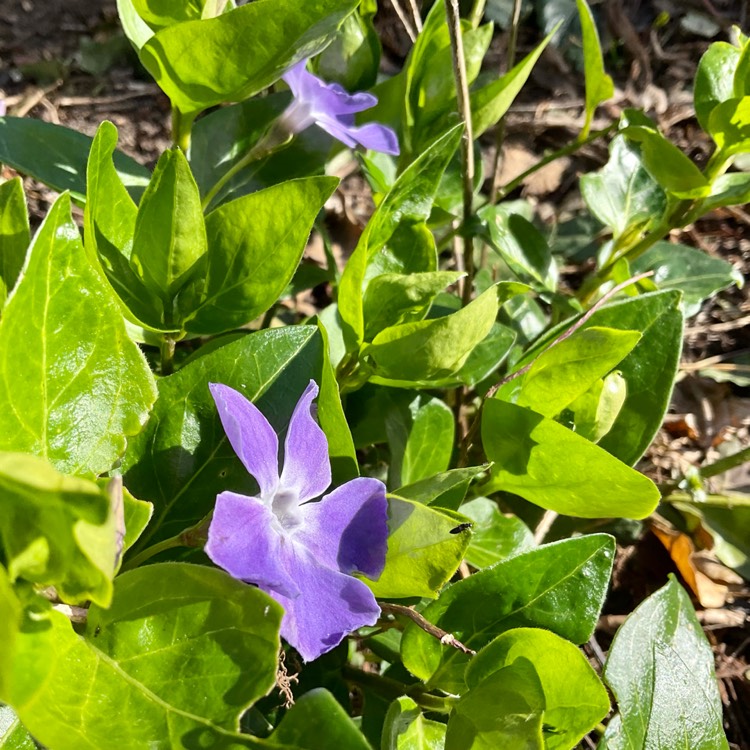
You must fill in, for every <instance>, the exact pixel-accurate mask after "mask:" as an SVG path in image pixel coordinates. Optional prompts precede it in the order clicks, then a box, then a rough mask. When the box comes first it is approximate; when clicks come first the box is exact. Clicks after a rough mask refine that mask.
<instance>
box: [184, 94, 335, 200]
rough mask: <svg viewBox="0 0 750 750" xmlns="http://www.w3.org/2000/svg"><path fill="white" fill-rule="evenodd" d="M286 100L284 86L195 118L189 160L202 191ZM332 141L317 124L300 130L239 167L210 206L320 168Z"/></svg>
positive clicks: (251, 143)
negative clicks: (277, 147) (269, 152)
mask: <svg viewBox="0 0 750 750" xmlns="http://www.w3.org/2000/svg"><path fill="white" fill-rule="evenodd" d="M291 100H292V99H291V96H290V94H289V92H288V91H284V92H279V93H274V94H269V95H268V96H264V97H261V98H256V99H250V100H249V101H246V102H241V103H240V104H233V105H232V106H229V107H221V108H219V109H217V110H214V111H213V112H211V113H209V114H208V115H206V116H205V117H201V118H200V119H199V120H198V121H197V122H196V123H195V125H194V126H193V130H192V134H191V138H190V151H189V161H190V168H191V169H192V171H193V176H194V177H195V181H196V182H197V183H198V187H199V188H200V191H201V195H206V193H208V191H209V190H210V189H211V188H212V187H213V186H214V185H215V184H216V183H217V182H218V180H219V178H220V177H222V176H223V175H224V174H226V172H228V171H229V170H230V169H231V168H232V167H234V166H235V164H236V163H237V162H238V161H240V159H242V158H243V157H244V156H245V155H246V154H247V152H248V151H249V150H250V149H251V148H252V147H253V146H254V145H255V144H256V143H257V142H258V141H259V140H260V138H261V136H262V135H263V134H264V133H265V132H266V130H267V129H268V127H269V125H270V124H271V123H272V122H273V121H274V120H275V119H276V118H277V117H278V116H279V115H280V114H281V113H282V112H283V111H284V110H285V109H286V107H287V106H288V105H289V103H290V102H291ZM331 143H332V138H331V136H329V135H328V134H327V133H326V132H324V131H323V130H321V129H320V128H318V127H310V128H307V129H306V130H303V131H302V132H301V133H299V134H298V135H297V136H296V137H295V138H294V140H293V141H292V142H291V143H290V144H289V145H288V146H285V147H284V148H283V149H281V150H280V151H278V152H276V153H274V154H272V155H271V156H268V157H266V158H265V159H259V160H257V161H254V162H252V164H250V165H249V166H248V167H247V168H246V169H243V170H240V172H239V173H238V174H237V175H236V176H235V177H234V178H233V179H231V180H230V181H229V182H228V184H227V186H226V187H225V188H224V189H222V190H221V191H220V192H219V194H218V195H217V197H216V198H215V199H214V201H213V202H212V203H211V205H210V206H209V208H211V207H212V206H217V205H219V203H221V202H223V201H224V200H226V199H228V198H239V197H241V196H243V195H246V194H248V193H252V192H255V191H256V190H261V189H263V188H266V187H270V186H271V185H277V184H279V183H280V182H284V181H286V180H291V179H294V178H296V177H308V176H310V175H313V174H318V173H322V172H323V167H324V166H325V161H326V157H327V155H328V153H329V152H330V150H331Z"/></svg>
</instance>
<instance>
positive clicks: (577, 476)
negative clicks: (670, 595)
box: [482, 399, 660, 518]
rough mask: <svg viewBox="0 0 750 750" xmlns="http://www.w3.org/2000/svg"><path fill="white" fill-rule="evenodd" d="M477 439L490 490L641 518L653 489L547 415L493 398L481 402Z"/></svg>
mask: <svg viewBox="0 0 750 750" xmlns="http://www.w3.org/2000/svg"><path fill="white" fill-rule="evenodd" d="M482 444H483V445H484V450H485V453H486V454H487V458H489V459H490V460H491V461H493V462H494V466H493V468H492V485H491V486H492V490H493V491H497V490H503V491H505V492H512V493H514V494H516V495H520V496H521V497H523V498H525V499H526V500H528V501H529V502H532V503H535V504H536V505H540V506H541V507H542V508H547V509H548V510H554V511H556V512H557V513H562V514H564V515H568V516H578V517H581V518H645V517H646V516H648V515H649V514H650V513H652V512H653V511H654V510H655V508H656V506H657V504H658V502H659V498H660V495H659V490H658V489H657V487H656V485H655V484H654V483H653V482H652V481H651V480H650V479H648V478H647V477H645V476H644V475H643V474H641V473H639V472H637V471H636V470H635V469H631V468H630V467H629V466H627V465H626V464H624V463H622V462H621V461H620V460H619V459H617V458H615V457H614V456H612V455H611V454H609V453H607V451H605V450H603V449H602V448H600V447H599V446H598V445H595V444H594V443H590V442H589V441H588V440H586V439H585V438H583V437H580V436H579V435H576V433H575V432H573V431H572V430H569V429H568V428H567V427H563V425H561V424H559V423H558V422H555V421H553V420H552V419H547V418H545V417H543V416H542V415H541V414H539V413H537V412H535V411H532V410H531V409H527V408H525V407H523V406H518V405H517V404H511V403H507V402H504V401H500V400H498V399H490V400H489V401H487V402H486V403H485V407H484V413H483V415H482Z"/></svg>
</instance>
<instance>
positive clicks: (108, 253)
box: [84, 121, 165, 330]
mask: <svg viewBox="0 0 750 750" xmlns="http://www.w3.org/2000/svg"><path fill="white" fill-rule="evenodd" d="M116 146H117V128H115V126H114V125H113V124H112V123H111V122H107V121H105V122H103V123H102V124H101V125H100V126H99V129H98V130H97V131H96V136H95V137H94V140H93V143H92V144H91V152H90V153H89V160H88V164H87V165H86V180H87V193H86V210H85V213H84V223H85V232H84V244H85V247H86V251H87V252H88V254H89V257H90V258H91V260H92V262H96V263H98V264H99V265H101V267H102V269H103V270H104V274H105V276H106V277H107V281H109V283H110V285H111V286H112V288H113V289H114V291H115V293H116V294H117V296H118V297H119V299H120V300H121V301H122V305H123V308H124V313H125V315H127V316H128V317H129V319H130V320H131V322H133V323H134V324H136V325H140V326H148V327H149V328H153V329H155V330H164V329H165V326H164V305H163V303H162V301H161V300H160V299H159V297H158V295H156V294H152V293H151V291H150V290H149V289H148V287H147V286H146V285H145V284H144V283H143V280H142V279H141V278H140V277H139V276H138V275H137V274H136V272H135V271H134V270H133V267H132V266H131V265H130V256H131V253H132V250H133V235H134V234H135V223H136V217H137V215H138V208H137V207H136V205H135V203H134V202H133V199H132V198H131V197H130V195H128V191H127V190H126V189H125V186H124V185H123V184H122V181H121V179H120V177H119V175H118V174H117V170H116V169H115V166H114V163H113V161H112V154H113V153H114V151H115V147H116Z"/></svg>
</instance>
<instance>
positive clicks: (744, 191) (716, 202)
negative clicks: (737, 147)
mask: <svg viewBox="0 0 750 750" xmlns="http://www.w3.org/2000/svg"><path fill="white" fill-rule="evenodd" d="M745 203H750V174H748V173H747V172H729V173H728V174H722V175H719V176H718V177H717V178H716V179H715V180H714V181H713V183H712V184H711V193H710V195H709V196H708V197H707V198H704V199H703V201H702V202H701V208H702V209H703V211H705V212H706V213H708V212H709V211H713V209H715V208H720V207H721V206H741V205H744V204H745Z"/></svg>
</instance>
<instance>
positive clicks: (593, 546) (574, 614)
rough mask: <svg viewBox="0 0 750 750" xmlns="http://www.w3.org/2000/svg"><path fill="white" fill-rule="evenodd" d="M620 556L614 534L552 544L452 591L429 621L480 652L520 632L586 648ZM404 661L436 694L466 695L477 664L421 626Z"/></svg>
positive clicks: (407, 637)
mask: <svg viewBox="0 0 750 750" xmlns="http://www.w3.org/2000/svg"><path fill="white" fill-rule="evenodd" d="M614 551H615V542H614V539H613V538H612V537H610V536H607V535H606V534H592V535H590V536H584V537H579V538H577V539H568V540H565V541H562V542H555V543H553V544H546V545H544V546H543V547H539V548H537V549H534V550H531V551H529V552H524V553H522V554H519V555H516V556H515V557H511V558H510V559H508V560H503V561H502V562H499V563H498V564H497V565H494V566H493V567H491V568H487V569H486V570H482V571H479V572H478V573H475V574H474V575H472V576H469V577H468V578H464V579H463V580H461V581H458V582H457V583H454V584H452V585H450V586H449V587H448V588H446V589H445V591H443V592H442V594H441V595H440V597H439V598H438V600H437V601H435V602H432V603H431V604H429V605H428V606H427V607H426V608H425V609H424V610H423V611H422V614H423V615H424V617H425V618H426V619H427V620H429V621H430V622H432V623H434V624H435V625H437V626H438V627H440V628H442V629H443V630H445V631H446V632H448V633H452V634H453V635H455V636H456V638H457V639H458V640H460V641H461V643H463V644H464V645H466V646H468V647H469V648H473V649H475V650H478V649H480V648H482V647H483V646H486V645H487V644H488V643H489V642H490V641H491V640H492V639H493V638H495V637H496V636H497V635H499V634H500V633H503V632H505V631H506V630H510V629H511V628H519V627H538V628H546V629H547V630H551V631H552V632H553V633H557V635H559V636H561V637H562V638H566V639H568V640H569V641H572V642H573V643H578V644H580V643H585V642H586V641H587V640H588V639H589V638H590V637H591V634H592V633H593V632H594V628H595V627H596V623H597V621H598V618H599V612H600V610H601V607H602V603H603V602H604V595H605V594H606V592H607V587H608V585H609V574H610V571H611V570H612V563H613V562H614ZM488 601H491V602H492V606H491V607H488V606H487V602H488ZM401 655H402V657H403V660H404V666H406V668H407V669H408V670H409V671H410V672H411V673H412V674H414V675H416V676H417V677H419V678H420V679H422V680H425V681H427V682H428V684H429V685H430V686H431V687H439V688H441V689H443V690H446V691H448V692H451V693H460V692H463V691H464V690H465V689H466V682H465V679H464V672H465V670H466V665H467V664H468V662H469V657H468V656H467V655H466V654H463V653H461V652H460V651H457V650H456V649H446V648H445V646H443V645H442V644H441V643H440V642H439V641H437V640H436V639H435V638H433V637H432V636H431V635H428V634H427V633H425V632H424V631H423V630H421V629H420V628H418V627H417V626H416V625H412V624H409V625H407V627H406V630H405V631H404V636H403V639H402V645H401Z"/></svg>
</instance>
